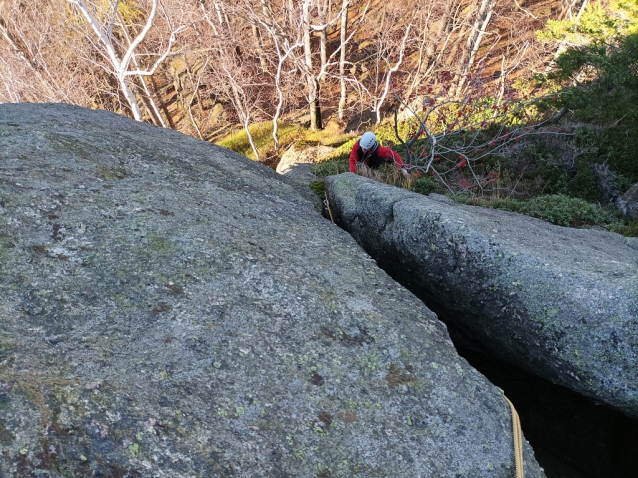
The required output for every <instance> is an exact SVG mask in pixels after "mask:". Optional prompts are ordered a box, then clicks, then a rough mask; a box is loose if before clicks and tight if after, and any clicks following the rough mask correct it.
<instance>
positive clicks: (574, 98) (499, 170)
mask: <svg viewBox="0 0 638 478" xmlns="http://www.w3.org/2000/svg"><path fill="white" fill-rule="evenodd" d="M538 35H539V38H541V39H543V40H544V41H548V42H552V43H553V44H554V45H555V46H556V45H558V44H559V43H560V42H562V41H563V40H564V39H566V40H567V42H568V44H570V45H576V46H573V47H570V48H568V49H566V50H565V51H564V52H563V53H562V54H561V55H559V57H558V58H557V60H556V68H555V69H554V71H553V72H551V73H550V74H548V75H545V76H539V77H537V78H536V80H537V85H536V86H537V88H540V89H541V91H542V92H543V96H537V97H536V98H533V97H532V98H530V99H528V100H523V101H522V102H520V101H519V102H518V103H517V102H512V103H510V105H511V106H510V112H509V113H508V115H509V116H510V117H509V118H506V116H507V115H501V116H500V118H502V119H503V120H499V121H492V122H487V123H486V122H485V121H483V122H482V124H481V128H480V129H479V128H476V133H475V132H474V131H475V129H474V128H472V130H471V133H470V132H469V131H468V130H469V128H467V127H465V128H464V129H463V128H461V129H459V126H458V125H459V123H460V120H459V119H458V118H460V117H461V116H462V115H465V116H464V117H463V118H464V119H465V118H469V119H468V120H467V121H469V122H470V124H471V122H472V121H473V120H472V117H473V116H472V115H476V114H479V115H481V114H484V112H483V110H484V109H485V107H486V105H487V106H489V108H498V106H497V104H496V103H495V102H494V99H490V98H483V99H481V100H480V101H474V103H473V104H472V103H471V102H470V103H467V102H466V103H462V102H460V103H459V102H457V103H456V104H457V106H458V105H461V106H459V107H458V108H461V109H458V108H457V109H458V111H456V110H454V109H453V108H452V109H450V108H448V111H447V115H448V117H451V118H452V123H451V124H452V128H453V129H452V130H451V129H450V126H449V125H447V126H444V125H443V123H444V122H440V123H441V124H440V125H438V126H436V125H435V124H433V125H432V126H431V125H430V124H428V125H427V127H428V129H430V131H431V132H432V133H433V134H440V131H441V128H442V127H447V128H448V130H447V131H448V133H446V134H445V135H443V137H442V140H441V141H439V142H438V143H437V144H438V146H439V148H440V151H441V152H440V153H439V152H438V150H437V153H436V154H437V155H438V156H437V159H436V162H433V163H432V166H431V167H430V168H421V169H420V170H413V172H412V178H410V179H409V180H403V179H402V178H400V177H399V176H398V175H397V174H396V171H395V170H394V168H386V169H383V168H381V169H380V170H378V171H371V172H368V173H364V174H365V175H367V176H369V177H371V178H373V179H375V180H378V181H383V182H387V183H389V184H394V185H397V186H400V187H404V188H406V189H410V190H412V191H415V192H419V193H422V194H429V193H431V192H439V193H443V194H448V195H449V196H450V197H452V198H453V199H455V200H456V201H459V202H463V203H466V204H473V205H480V206H484V207H494V208H498V209H504V210H509V211H514V212H519V213H522V214H527V215H530V216H534V217H539V218H542V219H544V220H547V221H549V222H552V223H554V224H558V225H562V226H572V227H588V226H594V225H597V226H600V227H603V228H605V229H609V230H611V231H614V232H618V233H620V234H624V235H627V236H638V222H637V221H635V220H634V221H630V220H628V219H627V218H623V217H621V216H620V215H619V213H617V212H616V211H615V210H614V208H613V206H611V204H609V198H608V197H605V196H604V194H603V191H602V189H601V187H600V184H599V179H598V178H597V176H596V173H595V166H596V165H601V164H603V165H606V166H607V167H608V168H609V169H610V170H611V171H612V173H613V175H612V177H613V181H614V184H612V185H611V186H612V187H613V188H615V189H617V190H618V191H621V192H624V191H626V190H627V189H628V188H629V187H630V186H631V185H632V184H634V183H636V182H638V161H636V159H635V151H636V150H638V74H637V72H638V4H636V2H625V1H612V2H610V3H609V5H607V6H606V7H603V6H601V5H599V4H597V5H594V6H590V7H588V8H587V9H586V10H585V11H584V13H583V15H582V16H581V18H580V20H565V21H550V22H548V24H547V28H546V29H545V30H544V31H543V32H539V34H538ZM529 89H531V87H528V88H527V90H525V87H523V86H522V87H521V90H522V91H521V93H524V95H526V97H528V98H529V96H530V95H531V93H532V92H531V91H529ZM431 105H434V102H432V103H431ZM463 105H465V106H463ZM490 105H491V106H490ZM437 107H438V106H437ZM434 108H435V107H434V106H432V107H431V109H432V111H434ZM463 108H466V109H465V110H463ZM470 108H472V109H470ZM514 108H517V112H516V113H515V114H512V113H511V111H512V110H513V109H514ZM559 110H564V111H568V112H569V114H567V115H565V116H563V117H562V119H561V122H560V123H555V122H551V123H546V124H543V125H542V126H541V127H535V133H541V134H527V133H526V134H524V135H522V136H521V137H520V138H519V139H518V140H517V141H516V142H511V141H507V137H508V136H510V137H511V135H512V134H513V132H514V131H518V132H519V133H520V131H527V130H525V128H529V126H526V125H534V124H539V123H540V122H542V121H543V118H547V117H548V115H549V116H551V115H552V114H555V113H557V112H558V111H559ZM424 111H426V109H425V108H424ZM496 111H497V112H498V111H499V110H498V109H496ZM500 111H501V112H502V111H503V110H502V106H501V110H500ZM419 115H421V113H419ZM439 119H440V118H439ZM437 121H438V120H437ZM503 121H507V125H506V129H503V128H504V124H505V123H503ZM521 125H522V128H523V130H521ZM437 127H438V129H437ZM419 128H420V126H419V123H418V122H417V121H412V122H410V121H406V122H404V123H401V124H399V125H397V129H398V132H399V135H400V136H401V137H402V138H409V137H414V138H415V141H414V142H412V145H411V146H410V147H411V148H412V151H406V148H405V147H404V146H403V145H402V144H397V145H394V144H393V142H396V141H397V139H396V135H395V132H394V125H392V124H389V123H388V124H382V125H380V126H379V127H378V128H376V130H375V133H376V135H377V138H378V139H379V140H380V141H381V142H382V143H384V144H385V145H386V146H391V147H393V148H394V149H395V150H396V151H397V152H399V154H401V156H402V157H404V158H407V157H411V158H412V161H413V163H412V165H413V166H414V165H415V159H414V158H417V161H416V164H417V165H421V164H425V163H422V162H419V161H423V159H419V158H424V156H423V155H424V154H425V155H426V156H425V157H427V154H428V153H429V150H430V149H431V146H430V147H428V144H429V143H428V141H429V139H428V138H426V137H425V135H423V137H420V136H421V132H420V131H419ZM454 128H456V129H454ZM450 131H451V133H450ZM413 135H416V136H413ZM473 135H476V136H473ZM466 136H471V137H472V139H473V138H474V137H482V138H483V139H480V141H478V142H481V141H484V140H485V139H486V140H487V141H488V142H492V140H491V139H490V138H496V142H498V140H501V141H502V142H503V143H507V144H505V146H506V147H502V148H499V149H494V150H489V149H488V150H487V154H485V153H484V152H482V151H481V150H480V149H479V150H478V151H477V150H472V151H470V152H469V153H465V154H461V155H459V151H461V152H462V153H464V152H465V151H467V148H466V146H467V139H466ZM501 138H506V140H505V141H503V140H502V139H501ZM355 140H356V139H353V140H351V141H349V142H347V143H344V144H343V145H342V146H341V147H340V148H339V149H338V150H337V151H336V152H335V155H334V157H333V158H331V159H330V160H329V161H326V162H325V163H321V164H318V165H316V166H315V168H314V172H315V174H317V175H318V176H324V177H325V176H327V175H330V174H338V173H341V172H344V171H347V170H348V163H347V157H348V154H349V152H350V148H351V147H352V144H354V141H355ZM488 144H489V143H488ZM419 148H421V150H422V151H416V150H418V149H419ZM462 148H466V149H464V150H462ZM415 152H416V153H417V154H415ZM473 154H474V155H473ZM479 158H480V159H479ZM431 168H434V170H433V169H431ZM440 171H446V173H445V174H446V176H445V177H444V178H441V177H440V176H439V173H440ZM315 189H317V186H315ZM605 203H607V204H609V205H607V206H604V207H603V206H601V204H605Z"/></svg>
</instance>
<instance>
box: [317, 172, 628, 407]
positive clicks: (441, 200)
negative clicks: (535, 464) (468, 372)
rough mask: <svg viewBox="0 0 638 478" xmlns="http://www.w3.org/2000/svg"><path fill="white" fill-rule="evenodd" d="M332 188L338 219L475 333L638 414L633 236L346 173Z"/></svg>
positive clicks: (543, 372) (533, 367) (506, 354)
mask: <svg viewBox="0 0 638 478" xmlns="http://www.w3.org/2000/svg"><path fill="white" fill-rule="evenodd" d="M327 191H328V195H329V198H330V203H331V206H332V211H333V214H334V215H335V217H336V218H337V222H338V223H340V224H341V225H342V226H343V227H344V228H345V229H346V230H347V231H349V232H350V233H351V234H352V235H353V236H354V237H355V239H356V240H357V241H358V242H359V244H361V246H362V247H363V248H364V249H365V250H366V251H368V252H369V253H370V255H371V256H372V257H373V258H375V259H376V260H377V262H378V263H379V264H380V265H382V266H383V267H384V268H385V269H386V270H387V271H389V272H390V273H391V275H392V276H393V277H395V278H397V280H399V281H400V282H402V283H404V284H406V285H408V286H409V287H410V288H411V290H413V291H414V292H415V293H417V294H418V295H420V296H421V297H422V298H423V299H424V300H425V302H426V303H427V304H428V305H429V306H431V307H432V308H433V309H434V310H435V311H437V312H438V313H440V314H442V316H444V318H445V319H446V320H448V321H450V323H451V324H454V325H455V327H458V328H459V329H460V330H461V331H462V332H464V333H465V334H467V335H469V336H470V338H471V339H475V340H479V341H480V342H481V343H482V344H483V346H485V347H487V348H488V349H490V350H491V351H493V352H494V353H495V354H497V355H499V356H500V357H502V358H504V359H506V360H509V361H512V362H515V363H516V364H518V365H520V366H521V367H523V368H526V369H528V370H530V371H532V372H534V373H537V374H538V375H540V376H543V377H545V378H547V379H549V380H551V381H553V382H554V383H560V384H562V385H564V386H566V387H568V388H571V389H572V390H575V391H577V392H579V393H582V394H584V395H586V396H588V397H591V398H592V399H594V400H596V401H599V402H604V403H606V404H608V405H610V406H612V407H614V408H616V409H618V410H620V411H622V412H624V413H626V414H627V415H629V416H631V417H633V418H638V365H637V364H638V239H636V238H625V237H623V236H621V235H619V234H614V233H609V232H605V231H594V230H580V229H570V228H565V227H559V226H554V225H552V224H549V223H547V222H544V221H542V220H540V219H535V218H531V217H527V216H522V215H520V214H515V213H510V212H505V211H497V210H493V209H484V208H479V207H472V206H465V205H461V204H456V203H454V202H452V201H451V200H449V199H447V198H445V197H442V196H438V197H436V196H435V195H432V197H427V196H422V195H420V194H415V193H411V192H409V191H406V190H404V189H399V188H395V187H392V186H388V185H384V184H380V183H376V182H374V181H370V180H368V179H365V178H362V177H359V176H355V175H353V174H350V173H346V174H342V175H339V176H331V177H329V178H328V181H327ZM433 197H434V199H433Z"/></svg>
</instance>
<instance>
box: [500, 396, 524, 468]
mask: <svg viewBox="0 0 638 478" xmlns="http://www.w3.org/2000/svg"><path fill="white" fill-rule="evenodd" d="M503 398H504V399H505V401H506V402H507V403H508V404H509V406H510V408H511V409H512V431H513V433H514V461H515V463H516V478H525V472H524V471H523V432H522V430H521V421H520V420H519V418H518V413H516V409H515V408H514V404H513V403H512V402H510V401H509V398H507V397H506V396H505V394H503Z"/></svg>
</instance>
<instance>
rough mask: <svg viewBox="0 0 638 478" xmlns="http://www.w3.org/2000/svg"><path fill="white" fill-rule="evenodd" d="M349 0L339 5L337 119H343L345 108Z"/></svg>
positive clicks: (344, 0)
mask: <svg viewBox="0 0 638 478" xmlns="http://www.w3.org/2000/svg"><path fill="white" fill-rule="evenodd" d="M349 3H350V0H343V5H342V6H341V8H342V12H341V52H340V54H341V55H340V56H339V77H340V78H341V96H340V97H339V113H338V115H339V119H343V116H344V111H345V109H346V99H347V93H348V92H347V89H346V78H345V75H346V38H347V35H348V4H349Z"/></svg>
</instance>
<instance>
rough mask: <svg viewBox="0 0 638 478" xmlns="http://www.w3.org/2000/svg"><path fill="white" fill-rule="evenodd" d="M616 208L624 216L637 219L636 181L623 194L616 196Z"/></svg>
mask: <svg viewBox="0 0 638 478" xmlns="http://www.w3.org/2000/svg"><path fill="white" fill-rule="evenodd" d="M615 204H616V208H618V210H619V211H620V212H622V213H623V214H624V215H625V216H629V217H631V218H633V219H638V183H636V184H634V185H633V186H632V187H630V188H629V189H628V190H627V192H626V193H625V194H623V195H622V196H619V197H618V198H616V202H615Z"/></svg>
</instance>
